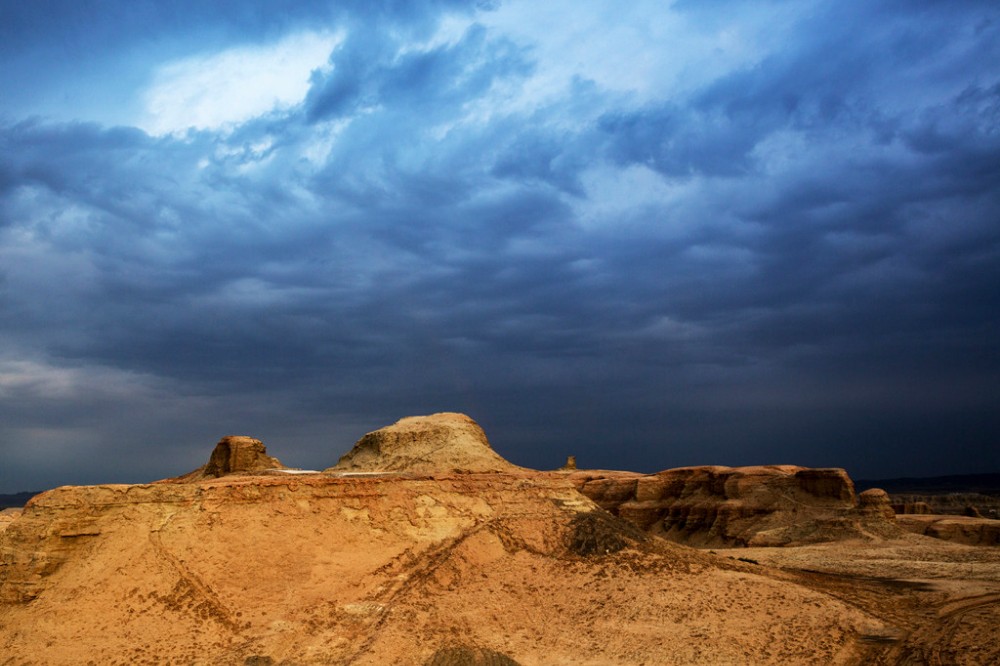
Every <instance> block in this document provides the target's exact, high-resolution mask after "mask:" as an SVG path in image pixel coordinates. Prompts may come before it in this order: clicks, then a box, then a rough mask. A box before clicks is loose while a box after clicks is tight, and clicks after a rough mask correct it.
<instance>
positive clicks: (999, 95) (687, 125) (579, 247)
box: [0, 3, 1000, 490]
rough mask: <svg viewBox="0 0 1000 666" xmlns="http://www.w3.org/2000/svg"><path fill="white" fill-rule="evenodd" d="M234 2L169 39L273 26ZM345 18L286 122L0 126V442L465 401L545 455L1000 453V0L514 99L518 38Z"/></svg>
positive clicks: (887, 8) (814, 28) (525, 50)
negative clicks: (660, 80)
mask: <svg viewBox="0 0 1000 666" xmlns="http://www.w3.org/2000/svg"><path fill="white" fill-rule="evenodd" d="M240 4H241V7H242V8H243V9H241V10H240V11H236V10H235V9H234V10H233V13H232V15H230V14H229V13H226V12H221V13H220V15H219V16H218V17H215V18H213V19H212V20H211V21H209V22H207V23H206V22H205V17H204V16H202V17H201V18H198V17H197V15H195V18H193V19H191V20H193V21H195V22H196V23H197V24H198V25H205V26H207V27H206V28H205V29H206V30H221V31H223V32H224V31H225V30H230V29H231V30H234V31H238V32H240V34H242V35H244V36H245V37H247V38H254V37H260V36H261V35H262V34H263V33H264V32H267V31H268V30H271V29H272V28H269V27H268V26H269V25H271V24H270V23H269V22H268V20H267V17H268V16H269V13H268V11H266V8H265V7H264V6H263V5H260V6H257V5H248V4H246V3H240ZM779 4H780V3H779ZM74 7H75V5H74ZM136 7H137V8H136V9H134V10H132V11H134V12H136V13H137V14H136V15H143V16H146V15H147V14H146V12H152V11H154V9H153V8H152V5H136ZM312 7H314V5H312V4H311V3H307V4H303V5H301V6H295V7H292V8H291V9H289V11H287V12H284V13H282V19H281V21H284V22H286V23H296V22H298V23H302V22H304V21H306V20H307V19H308V20H316V21H318V20H320V19H321V18H323V17H324V16H326V17H327V18H329V17H330V16H332V15H333V12H334V10H325V9H324V10H322V11H321V12H320V13H319V14H315V13H313V10H312ZM344 7H346V9H344ZM368 7H369V6H368V5H367V4H366V5H365V6H364V7H363V8H361V7H352V6H348V5H343V6H341V5H337V9H336V16H334V17H333V18H332V19H330V20H331V21H332V23H330V27H331V29H336V28H340V29H342V30H343V31H344V38H343V41H341V42H339V43H338V44H337V45H336V46H335V47H334V48H333V51H332V53H331V54H330V57H329V61H328V66H327V67H325V68H320V69H317V70H315V71H314V72H313V74H312V78H311V86H310V90H309V92H308V94H307V95H306V96H305V98H304V100H303V102H302V103H301V104H300V105H298V106H295V107H293V108H290V109H284V110H283V109H276V110H274V111H272V112H271V113H269V114H265V115H263V116H260V117H258V118H255V119H252V120H250V121H246V122H243V123H241V124H239V125H237V126H234V127H230V128H227V129H225V130H221V129H220V130H213V129H205V130H201V131H189V132H187V133H186V134H184V135H165V136H160V137H155V136H151V135H149V134H146V133H144V132H142V131H140V130H137V129H132V128H124V127H122V128H110V127H106V126H103V125H100V124H95V123H90V124H88V123H54V122H46V121H41V120H20V119H19V120H16V121H13V122H7V123H4V124H3V125H2V126H0V149H2V150H0V152H2V154H3V159H2V161H0V258H2V260H3V263H2V264H0V276H2V279H0V341H2V342H3V344H4V345H5V347H6V348H7V349H8V350H13V351H12V352H9V354H10V355H9V356H8V357H6V358H0V362H6V363H7V365H6V366H3V365H0V380H2V381H0V391H6V392H7V393H6V394H4V395H5V396H6V397H5V403H6V405H7V406H6V407H5V408H4V409H5V411H6V413H7V420H5V424H6V425H5V426H3V428H2V429H0V436H3V437H4V438H5V439H7V440H8V441H13V438H15V437H16V438H19V439H24V438H28V439H30V438H32V437H34V438H36V439H37V442H38V444H37V446H38V447H40V448H39V449H38V450H39V451H49V450H51V451H56V450H59V445H58V443H57V442H58V439H59V437H63V436H71V435H72V436H77V437H80V438H81V439H82V440H83V441H88V442H92V444H89V446H92V450H93V451H95V452H97V451H102V450H104V451H108V450H109V449H106V448H104V447H105V445H103V444H102V443H101V441H102V437H103V438H110V439H115V440H116V441H122V440H129V441H131V440H135V439H137V438H141V437H142V435H141V433H142V431H143V429H144V428H146V427H150V424H154V423H155V424H156V427H157V428H159V427H161V426H162V427H164V428H166V431H165V432H167V433H168V434H164V435H162V436H161V437H159V438H158V439H157V441H158V442H161V443H162V445H163V446H166V447H167V448H168V449H169V448H170V447H171V446H173V445H172V444H171V443H170V441H169V440H170V438H171V437H173V438H176V441H177V442H179V443H178V444H177V446H178V447H179V448H178V450H180V449H182V448H184V447H185V446H187V447H188V448H190V450H191V451H194V448H193V447H191V446H190V445H189V444H188V443H190V442H191V441H193V439H197V438H199V437H203V435H202V434H201V431H199V430H198V426H197V424H196V423H194V422H195V421H197V423H199V424H204V425H203V426H202V427H203V428H204V429H209V430H211V431H212V432H211V435H210V436H209V437H208V439H209V440H211V439H212V438H214V437H216V436H219V435H221V434H224V432H216V429H220V428H226V429H232V430H252V432H251V433H250V434H257V435H260V436H267V435H269V434H270V433H274V434H276V435H277V436H279V437H284V438H286V442H287V444H286V445H287V446H288V447H289V448H290V449H291V450H293V451H295V452H296V453H298V454H299V455H301V456H302V458H301V459H299V460H295V459H286V460H285V462H288V463H291V464H303V465H311V466H325V465H328V464H330V463H332V462H333V459H335V457H336V455H339V453H341V452H342V449H343V448H345V447H346V446H348V445H349V444H350V443H351V440H352V439H353V438H354V437H357V436H360V434H362V433H363V431H364V430H365V429H367V428H370V427H377V426H379V425H383V424H384V423H386V422H388V421H391V420H394V419H395V418H398V417H400V416H403V415H405V414H410V413H419V412H424V411H430V410H439V409H459V410H466V411H469V412H470V413H472V415H473V416H474V417H476V418H477V419H479V420H480V421H481V422H482V423H483V425H484V427H486V429H487V432H488V433H489V434H490V435H491V439H493V440H494V442H495V443H496V444H497V447H498V448H499V449H500V450H501V451H502V452H503V453H505V454H506V455H508V456H509V457H511V458H512V459H514V460H515V462H518V463H521V464H527V465H535V466H555V465H557V464H559V463H561V460H560V457H561V456H563V455H565V454H566V453H578V454H580V455H581V457H582V458H583V460H584V464H587V465H593V466H619V467H631V468H640V469H654V468H662V467H666V466H669V465H680V464H699V463H721V464H752V463H766V462H793V463H801V464H814V465H839V466H848V468H849V469H851V468H853V469H854V470H857V471H860V472H863V473H864V475H866V476H872V475H879V474H886V475H893V474H895V473H896V472H897V470H900V469H901V468H899V467H896V468H893V467H892V465H893V461H894V460H895V461H897V464H902V463H898V461H899V460H900V459H901V458H902V457H906V456H907V452H916V455H914V456H910V457H912V458H914V460H913V461H912V462H910V463H907V465H909V466H906V467H904V468H902V469H905V470H906V471H907V473H910V472H916V473H929V472H931V471H933V470H934V469H937V468H939V467H940V466H941V465H945V464H949V463H948V456H950V455H953V454H954V455H959V456H964V458H965V459H964V460H959V461H957V462H955V461H953V462H952V463H951V464H953V465H954V467H953V469H954V470H955V471H963V470H966V469H968V468H969V465H970V464H971V465H973V466H975V465H977V464H980V463H982V464H984V465H986V466H995V465H996V464H997V462H996V457H995V455H996V454H995V449H994V448H993V442H995V438H996V435H997V433H998V432H1000V423H998V422H997V417H996V416H993V415H994V414H996V413H997V412H998V411H1000V410H998V409H997V408H998V407H1000V405H998V404H997V402H996V400H997V395H996V388H995V387H996V386H997V385H998V384H1000V359H998V358H997V352H996V345H995V343H993V342H992V341H993V340H995V339H997V334H998V332H1000V331H998V329H1000V320H998V315H997V313H998V312H1000V287H998V285H1000V169H998V167H997V165H998V164H1000V133H998V131H997V127H998V126H1000V123H998V120H1000V72H998V70H997V68H996V65H995V63H996V62H1000V59H998V56H1000V53H997V50H998V48H1000V47H997V46H996V45H997V44H998V43H1000V39H997V37H998V36H997V35H996V32H997V30H998V27H997V26H998V25H1000V23H998V22H997V20H996V19H997V16H996V11H995V10H993V9H991V8H990V7H989V6H987V5H984V4H982V3H965V4H963V5H961V7H960V8H958V9H956V8H955V6H953V5H948V7H943V6H942V5H940V4H938V3H927V4H925V5H921V6H920V7H916V6H913V5H909V4H907V5H905V6H904V5H901V4H898V3H896V4H894V3H872V4H866V5H864V6H857V5H853V4H851V5H841V4H838V5H837V6H836V7H833V8H827V7H826V5H824V4H823V3H818V5H817V7H818V9H817V11H816V12H814V13H808V12H807V15H806V16H805V18H802V19H800V20H799V22H798V23H796V29H795V30H793V31H792V33H791V37H789V38H788V40H787V42H785V43H782V44H780V45H770V46H771V47H770V48H769V49H768V50H767V51H766V52H765V53H764V54H763V55H762V56H761V57H760V58H759V59H756V60H752V61H748V62H747V63H745V64H744V65H740V66H737V67H732V68H729V69H728V70H727V71H725V72H724V73H722V74H720V75H718V76H712V77H709V78H706V79H705V80H703V81H701V82H700V84H699V85H697V86H694V87H692V88H691V89H689V90H686V91H683V92H676V93H673V94H667V93H661V92H660V91H657V90H652V91H646V94H644V95H633V94H624V93H621V92H618V91H612V90H606V89H603V88H602V87H601V86H600V85H599V84H598V83H596V82H595V81H593V80H589V79H587V78H586V72H582V73H580V72H574V73H573V74H572V75H571V76H570V75H567V76H570V79H571V80H570V81H569V84H568V85H567V87H566V88H565V89H558V90H541V91H539V90H537V89H533V88H532V87H531V86H532V82H533V81H534V80H535V79H533V77H536V76H538V75H539V72H540V71H542V67H541V66H542V65H544V64H545V63H540V62H539V61H538V57H539V56H538V53H537V52H536V51H535V50H533V49H532V48H531V46H530V45H526V44H524V43H523V40H519V39H518V38H516V37H513V36H508V35H504V34H501V33H498V32H497V31H495V30H492V29H489V28H486V27H484V26H482V25H478V24H476V23H475V22H472V23H469V24H468V25H463V26H462V27H461V28H460V29H456V30H455V31H453V33H451V34H449V35H446V36H445V37H443V38H435V37H434V35H435V34H436V32H435V31H436V30H437V29H438V28H440V27H441V25H443V23H439V18H440V15H441V14H442V13H448V12H451V11H452V10H456V11H458V12H459V13H460V14H461V15H462V16H465V17H468V16H471V14H470V12H471V11H472V10H471V9H470V8H467V7H452V6H450V5H449V6H445V5H440V6H437V5H435V6H430V5H426V6H425V5H421V7H420V8H419V9H414V8H413V6H412V5H410V4H409V3H403V4H400V5H393V4H381V5H375V6H373V7H374V8H372V9H369V8H368ZM674 8H675V9H677V10H678V11H683V12H691V13H692V14H691V15H692V16H694V15H698V14H700V13H705V12H708V13H709V14H711V11H710V8H707V7H706V6H705V5H703V4H701V3H699V4H698V5H692V6H690V8H689V6H688V5H686V4H682V3H678V4H676V5H675V6H674ZM230 9H232V8H230ZM17 11H18V12H19V13H23V12H27V11H28V10H26V9H25V10H17ZM74 11H78V10H76V9H73V10H72V11H70V10H67V14H66V16H68V17H70V18H72V17H73V16H75V15H74V14H73V13H72V12H74ZM155 11H160V10H155ZM193 11H195V14H197V12H199V11H200V12H213V16H215V15H214V12H215V11H217V10H215V9H198V10H193ZM327 11H329V12H331V13H330V14H329V15H328V14H324V13H323V12H327ZM372 12H374V13H372ZM223 15H224V16H223ZM707 17H708V14H706V19H705V20H708V18H707ZM711 18H712V20H714V21H719V20H720V19H719V17H718V15H717V14H713V15H712V17H711ZM195 19H197V20H195ZM17 20H18V21H19V23H18V25H20V26H21V28H20V29H21V30H22V31H23V32H30V31H31V30H44V29H45V28H44V26H43V25H42V24H41V23H39V22H38V21H37V20H35V19H32V18H31V17H30V16H28V15H27V14H19V16H18V18H17ZM59 20H60V21H61V20H63V19H62V18H60V19H59ZM66 20H69V19H66ZM121 20H122V21H123V22H124V23H123V24H122V25H124V26H125V27H127V25H129V23H128V22H129V21H131V20H133V19H131V18H127V17H126V18H123V19H121ZM135 20H136V21H138V19H135ZM57 23H58V22H57ZM59 25H62V24H61V23H59V24H58V25H56V26H55V27H54V28H53V30H54V33H46V34H59V33H60V31H63V30H71V28H68V27H59ZM66 25H69V24H68V23H67V24H66ZM276 25H277V26H279V27H277V28H273V30H274V33H275V35H277V33H280V32H281V30H282V29H287V28H280V26H282V25H285V23H281V22H279V23H278V24H276ZM227 26H228V27H227ZM435 39H436V41H435ZM34 43H35V42H34V41H33V40H31V39H28V38H24V39H23V40H22V41H21V42H17V43H15V44H14V45H13V46H8V47H7V48H10V49H18V48H22V47H23V48H29V47H31V46H32V44H34ZM532 95H535V96H537V99H535V98H533V97H532ZM5 368H6V370H5ZM5 378H6V379H5ZM3 382H6V383H3ZM93 387H99V388H100V390H94V388H93ZM47 392H48V393H53V392H54V393H55V397H54V398H51V399H44V398H43V396H44V395H45V394H46V393H47ZM156 405H160V407H159V408H158V409H157V408H156V407H155V406H156ZM116 406H117V407H116ZM123 406H124V407H123ZM118 408H124V409H126V410H127V412H128V414H129V416H128V417H127V418H126V417H123V418H121V419H120V421H118V426H117V430H115V431H114V432H112V431H111V430H109V429H108V426H103V425H101V424H102V423H105V422H106V421H107V420H108V419H111V420H114V419H113V418H112V416H111V415H113V414H114V413H115V410H116V409H118ZM154 413H155V414H156V415H157V416H155V418H154V417H152V416H149V414H154ZM185 413H186V414H190V415H191V417H190V419H191V420H190V421H189V422H188V424H187V425H184V426H183V427H180V426H177V427H176V428H175V429H174V430H172V431H171V430H170V427H168V426H165V425H164V423H165V421H169V420H171V419H173V418H177V419H178V420H184V418H185V417H184V416H183V415H184V414H185ZM144 415H145V416H144ZM39 424H45V426H46V428H47V430H45V434H44V436H43V435H32V434H31V433H32V432H33V431H32V428H36V429H37V428H39V427H40V426H39ZM171 432H172V433H174V434H169V433H171ZM324 432H335V433H336V436H332V435H331V436H327V435H323V434H322V433H324ZM948 433H957V434H955V435H954V438H955V439H954V441H953V443H952V445H951V446H952V448H951V449H950V450H949V451H947V452H944V453H935V452H934V451H935V449H934V447H935V446H940V445H941V444H940V443H941V442H942V440H943V439H945V438H946V437H947V436H948ZM317 437H319V438H321V439H323V438H327V437H328V439H324V443H323V444H321V445H320V444H317V443H316V438H317ZM338 438H340V439H338ZM331 440H333V441H331ZM32 441H34V440H32ZM210 443H211V442H210V441H207V442H203V444H204V445H205V446H209V445H210ZM269 444H272V446H275V443H273V442H269ZM278 446H279V450H276V451H275V453H277V455H279V456H281V457H282V458H283V459H285V458H287V456H282V452H281V450H280V446H281V445H280V444H278ZM46 447H49V448H46ZM338 447H339V449H338ZM120 449H122V447H119V449H116V450H115V451H116V455H120V456H122V457H123V459H127V460H129V461H131V462H129V463H127V464H126V463H123V469H124V468H128V469H132V470H139V469H141V470H143V473H144V474H145V473H152V472H150V471H149V470H150V466H148V465H143V464H142V463H141V462H140V461H138V460H133V458H134V456H131V454H127V453H125V452H123V450H120ZM184 451H185V455H188V453H187V451H188V449H184ZM164 455H165V456H166V454H164ZM190 456H191V461H192V462H196V461H194V457H195V455H194V453H191V454H190ZM990 456H992V458H991V457H990ZM21 457H22V458H24V461H23V462H21V463H19V464H20V465H21V467H20V468H19V469H27V468H29V467H30V466H31V465H32V464H37V460H35V461H34V462H32V460H34V458H32V457H31V456H30V455H27V454H24V455H22V456H21ZM157 460H159V458H157ZM185 460H186V461H187V460H188V458H185ZM973 460H975V461H979V462H972V463H970V462H969V461H973ZM192 466H193V464H192ZM171 471H177V472H180V471H183V470H171ZM61 473H67V472H65V471H64V472H61ZM12 474H16V473H12ZM90 474H91V476H90V477H88V480H98V479H95V478H93V477H94V476H95V475H96V474H97V472H96V471H94V472H91V473H90ZM32 478H39V479H41V478H42V477H40V476H38V477H32ZM14 479H16V476H11V477H10V478H4V479H0V481H2V482H3V483H4V484H8V485H9V484H12V483H15V481H14ZM39 482H40V483H41V481H39ZM20 489H21V488H20V487H17V488H11V490H20Z"/></svg>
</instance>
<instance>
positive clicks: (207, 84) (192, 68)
mask: <svg viewBox="0 0 1000 666" xmlns="http://www.w3.org/2000/svg"><path fill="white" fill-rule="evenodd" d="M340 40H341V36H339V35H336V34H331V33H315V32H301V33H296V34H294V35H290V36H288V37H286V38H284V39H282V40H281V41H279V42H277V43H275V44H270V45H260V46H239V47H236V48H231V49H227V50H225V51H221V52H218V53H211V54H201V55H197V56H191V57H188V58H184V59H183V60H179V61H175V62H170V63H166V64H164V65H162V66H161V67H159V68H158V69H157V71H156V74H155V76H154V78H153V82H152V84H151V85H150V86H149V88H148V89H146V90H145V91H144V92H143V95H142V96H143V99H144V107H145V113H144V117H143V118H142V119H141V120H139V122H138V123H137V124H138V126H139V127H141V128H142V129H144V130H146V131H147V132H149V133H150V134H155V135H163V134H177V133H181V134H182V133H184V132H186V131H187V130H189V129H195V130H216V129H224V128H228V127H232V126H234V125H236V124H239V123H241V122H245V121H247V120H250V119H251V118H255V117H257V116H261V115H263V114H266V113H268V112H270V111H274V110H279V109H287V108H289V107H292V106H294V105H296V104H298V103H299V102H301V101H302V100H303V99H304V98H305V95H306V93H307V92H308V90H309V85H310V83H309V79H310V75H311V74H312V72H313V71H315V70H317V69H322V68H324V67H325V66H326V65H327V59H328V57H329V55H330V52H331V51H332V50H333V49H334V48H335V47H336V46H337V44H338V42H339V41H340Z"/></svg>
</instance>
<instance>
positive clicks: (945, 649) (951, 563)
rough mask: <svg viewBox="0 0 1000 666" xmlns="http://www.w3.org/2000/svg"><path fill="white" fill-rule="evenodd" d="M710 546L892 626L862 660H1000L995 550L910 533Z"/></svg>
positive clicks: (999, 563) (999, 567) (999, 578)
mask: <svg viewBox="0 0 1000 666" xmlns="http://www.w3.org/2000/svg"><path fill="white" fill-rule="evenodd" d="M714 552H716V553H718V554H719V555H723V556H726V557H733V558H746V559H752V560H756V561H757V562H759V563H760V564H761V568H762V570H765V571H767V573H766V574H765V575H769V576H774V577H777V578H780V579H785V580H790V581H795V582H797V583H800V584H802V585H805V586H807V587H809V588H811V589H814V590H817V591H820V592H824V593H826V594H829V595H831V596H833V597H836V598H838V599H841V600H843V601H845V602H847V603H849V604H850V605H851V606H853V607H855V608H858V609H861V610H863V611H865V612H866V613H869V614H871V615H872V616H874V617H877V618H880V619H881V620H883V621H884V622H885V623H886V625H888V626H891V627H892V630H890V631H889V632H887V633H886V634H884V635H882V636H879V635H873V636H871V637H870V638H869V641H870V642H871V644H872V648H871V650H870V652H869V654H868V655H867V656H866V658H865V660H864V661H863V662H862V663H870V664H968V665H969V666H974V665H975V666H978V665H981V664H998V663H1000V641H997V640H996V631H997V629H998V628H1000V549H998V548H984V547H972V546H966V545H961V544H956V543H949V542H945V541H941V540H938V539H931V538H928V537H922V536H916V535H910V536H907V537H904V538H902V539H897V540H891V541H883V542H858V541H847V542H835V543H826V544H817V545H812V546H802V547H797V548H739V549H730V550H720V549H717V550H715V551H714ZM768 569H771V570H770V571H768Z"/></svg>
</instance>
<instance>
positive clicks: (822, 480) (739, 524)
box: [569, 465, 899, 546]
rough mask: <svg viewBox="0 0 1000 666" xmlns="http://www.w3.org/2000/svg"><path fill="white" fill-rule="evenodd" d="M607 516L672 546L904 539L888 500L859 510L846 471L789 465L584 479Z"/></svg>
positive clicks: (867, 500)
mask: <svg viewBox="0 0 1000 666" xmlns="http://www.w3.org/2000/svg"><path fill="white" fill-rule="evenodd" d="M569 478H570V479H572V480H573V482H574V483H575V484H576V486H577V488H578V489H579V490H580V492H582V493H583V494H584V495H586V496H587V497H589V498H591V499H593V500H594V501H595V502H597V504H598V505H600V506H601V507H602V508H604V509H605V510H607V511H609V512H611V513H613V514H615V515H617V516H620V517H622V518H625V519H626V520H628V521H629V522H632V523H634V524H635V525H637V526H639V527H640V528H642V529H644V530H646V531H648V532H651V533H653V534H657V535H660V536H663V537H665V538H667V539H670V540H672V541H678V542H681V543H687V544H691V545H698V546H733V545H735V546H783V545H791V544H801V543H814V542H820V541H832V540H836V539H844V538H856V537H868V538H873V537H888V536H894V535H898V534H899V530H898V528H897V527H896V526H895V524H894V516H893V514H892V509H891V507H890V506H889V505H888V497H887V496H886V495H885V493H884V492H881V491H879V492H869V493H868V494H867V495H864V494H863V495H864V497H863V498H862V499H861V501H860V502H859V499H858V498H857V497H855V494H854V484H853V483H852V482H851V479H850V477H848V475H847V473H846V472H844V470H842V469H809V468H803V467H794V466H790V465H769V466H760V467H718V466H713V467H685V468H680V469H671V470H666V471H663V472H659V473H657V474H645V475H644V474H633V473H628V472H599V471H589V472H585V471H578V472H575V473H572V474H570V475H569Z"/></svg>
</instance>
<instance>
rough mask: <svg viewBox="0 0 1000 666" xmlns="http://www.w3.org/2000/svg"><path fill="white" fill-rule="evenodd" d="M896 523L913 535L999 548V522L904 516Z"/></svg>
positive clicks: (933, 516)
mask: <svg viewBox="0 0 1000 666" xmlns="http://www.w3.org/2000/svg"><path fill="white" fill-rule="evenodd" d="M896 521H897V522H898V523H899V526H900V527H902V528H903V529H905V530H908V531H910V532H913V533H914V534H922V535H924V536H929V537H934V538H935V539H944V540H945V541H954V542H956V543H964V544H966V545H969V546H1000V520H991V519H989V518H974V517H969V516H936V515H920V514H906V515H900V516H897V517H896Z"/></svg>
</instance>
